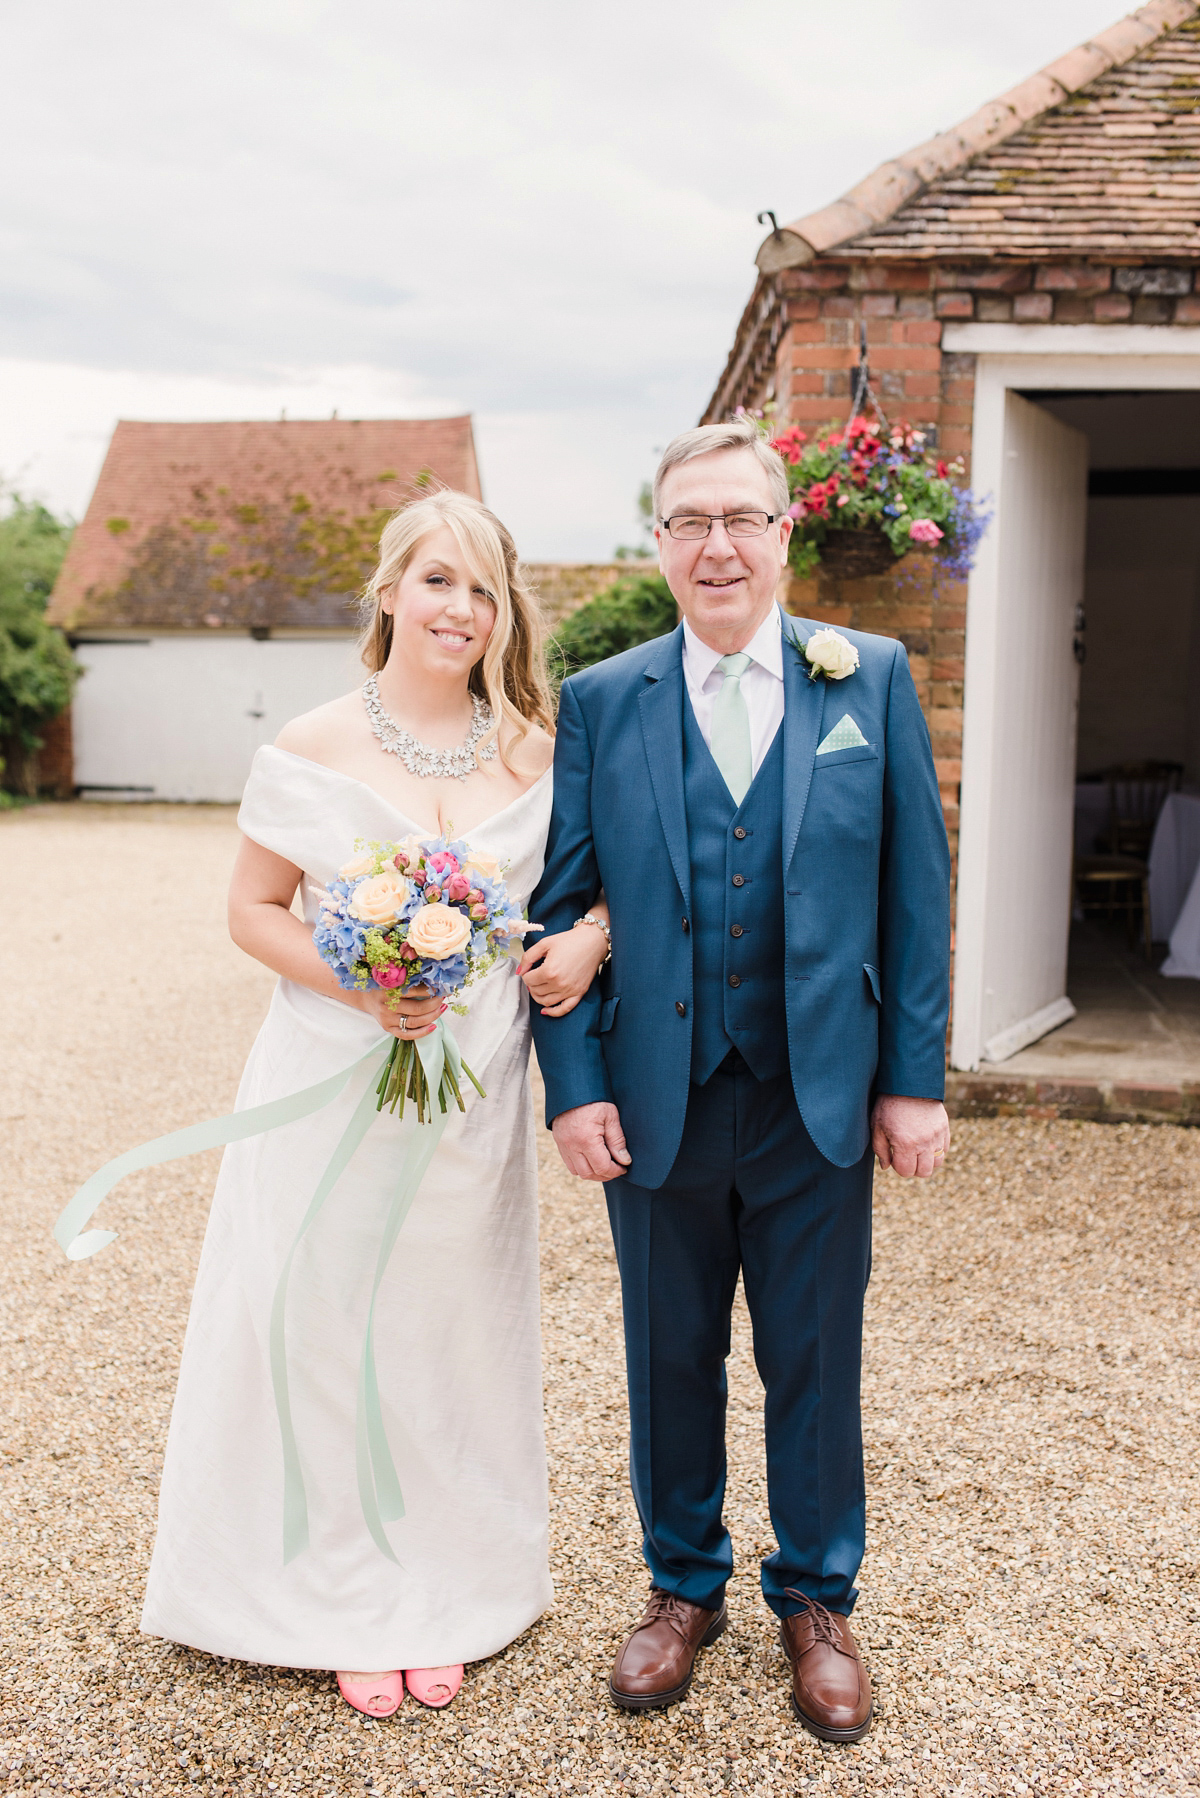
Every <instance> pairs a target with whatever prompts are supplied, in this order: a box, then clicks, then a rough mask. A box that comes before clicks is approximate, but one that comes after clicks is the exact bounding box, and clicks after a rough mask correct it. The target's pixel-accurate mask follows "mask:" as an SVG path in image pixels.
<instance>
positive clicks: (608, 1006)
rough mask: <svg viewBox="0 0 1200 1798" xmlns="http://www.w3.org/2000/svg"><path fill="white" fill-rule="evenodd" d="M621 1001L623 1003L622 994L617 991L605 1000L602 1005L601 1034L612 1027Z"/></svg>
mask: <svg viewBox="0 0 1200 1798" xmlns="http://www.w3.org/2000/svg"><path fill="white" fill-rule="evenodd" d="M620 1003H621V995H620V993H615V994H614V995H613V997H612V998H611V999H606V1000H605V1001H604V1004H603V1005H602V1006H601V1007H600V1034H601V1036H603V1035H604V1032H605V1031H606V1030H611V1029H612V1027H613V1019H614V1018H615V1017H616V1015H617V1006H618V1005H619V1004H620Z"/></svg>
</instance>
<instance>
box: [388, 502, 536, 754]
mask: <svg viewBox="0 0 1200 1798" xmlns="http://www.w3.org/2000/svg"><path fill="white" fill-rule="evenodd" d="M443 525H444V526H445V527H446V528H447V529H449V530H451V531H453V533H454V539H455V542H456V543H457V544H458V547H459V549H460V550H461V551H462V553H463V556H464V558H465V560H466V563H467V566H468V568H469V569H470V570H471V573H472V574H473V575H474V576H475V578H476V580H477V581H479V582H480V583H481V584H482V585H483V586H484V587H485V588H486V589H487V592H488V595H489V597H490V598H491V600H492V601H493V603H494V605H495V607H496V622H495V624H494V625H493V627H492V634H491V636H490V637H489V638H488V642H487V648H486V649H485V650H484V652H483V655H482V656H481V657H480V659H479V661H478V662H476V664H475V666H474V667H473V668H472V670H471V676H470V680H469V682H468V685H469V688H470V691H471V692H472V693H474V694H477V695H478V696H479V698H480V699H484V700H486V701H487V703H488V705H489V706H490V707H491V710H492V717H493V719H494V720H495V726H494V729H493V730H492V731H491V732H489V734H488V736H487V737H485V738H484V739H483V740H482V742H481V743H480V744H479V745H478V747H477V749H476V755H478V753H479V749H482V748H484V747H485V746H486V745H487V744H488V743H489V742H490V741H491V740H492V737H494V736H495V735H496V733H497V732H498V731H499V729H500V725H501V723H502V721H503V720H505V719H507V720H508V722H509V723H510V724H511V725H512V726H513V728H514V729H515V731H516V733H517V734H516V738H515V742H517V743H519V742H520V741H521V740H522V738H524V737H526V736H527V735H528V734H529V729H530V726H531V725H534V724H540V725H541V727H542V729H543V730H545V731H547V732H549V734H550V735H551V736H553V734H554V712H553V708H552V705H551V700H550V687H549V683H548V682H547V679H546V671H545V663H544V659H543V654H542V639H543V630H542V617H541V612H540V611H539V609H538V603H537V598H536V596H535V595H534V592H533V589H532V587H531V586H530V585H529V582H528V580H527V579H526V577H525V575H524V573H523V571H522V569H521V565H520V563H519V562H518V560H517V546H516V544H515V543H514V542H513V540H512V537H511V536H510V535H509V533H508V531H507V530H506V529H505V527H504V526H503V525H502V524H501V522H500V520H499V519H498V518H497V517H496V515H495V513H494V512H489V511H488V509H487V507H486V506H485V505H483V504H482V503H481V502H480V501H479V500H477V499H472V498H471V496H470V494H467V493H455V492H454V491H453V490H452V489H451V488H443V489H441V490H440V491H438V492H434V493H430V494H426V495H424V496H423V497H422V498H421V499H416V500H413V501H412V502H411V504H409V505H407V506H404V507H402V508H401V510H400V511H399V512H393V514H392V516H391V517H390V518H389V519H388V521H387V523H386V524H385V525H384V527H383V534H382V536H381V537H380V539H379V563H378V566H377V567H376V569H375V572H374V574H373V575H372V576H371V578H370V580H369V581H368V582H367V584H366V586H365V587H364V589H363V594H362V609H363V614H364V629H363V633H362V636H361V638H360V639H359V647H360V648H361V650H362V659H363V662H364V663H365V664H366V667H367V669H368V670H369V672H370V673H371V674H378V673H379V670H380V669H381V668H382V667H383V665H384V663H385V662H386V661H387V659H388V655H389V653H390V651H391V647H392V635H393V630H394V625H393V622H392V615H391V613H390V612H385V611H384V609H383V606H382V605H381V604H380V599H381V596H382V595H383V593H385V592H386V591H387V589H388V588H390V587H392V586H394V585H395V583H396V582H397V581H398V580H399V579H400V577H401V575H402V574H403V573H404V570H405V569H406V568H407V567H408V565H409V563H410V562H411V561H412V558H413V555H414V552H415V551H416V548H417V545H418V544H419V543H420V541H421V539H422V538H423V537H427V536H428V535H429V533H430V531H436V530H438V529H439V528H440V527H441V526H443ZM512 747H513V745H512V743H510V744H509V745H508V746H507V747H506V746H504V745H501V749H500V755H501V759H502V760H503V762H504V763H505V765H506V766H507V767H511V766H512V763H511V760H510V753H511V749H512Z"/></svg>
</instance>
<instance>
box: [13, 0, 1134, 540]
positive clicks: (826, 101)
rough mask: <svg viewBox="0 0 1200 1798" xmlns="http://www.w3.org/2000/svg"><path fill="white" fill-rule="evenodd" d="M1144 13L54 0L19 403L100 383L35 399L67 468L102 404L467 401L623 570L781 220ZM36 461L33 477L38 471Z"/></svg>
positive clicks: (21, 266)
mask: <svg viewBox="0 0 1200 1798" xmlns="http://www.w3.org/2000/svg"><path fill="white" fill-rule="evenodd" d="M1112 12H1113V6H1112V0H1057V3H1056V5H1055V7H1054V8H1047V7H1045V6H1044V5H1038V4H1035V3H1034V0H1012V4H1010V5H1009V6H1008V7H1006V8H1005V9H1003V12H1002V13H997V12H995V11H994V10H993V9H983V8H979V9H971V8H966V9H964V8H962V7H960V6H958V5H957V4H951V3H950V0H912V3H911V4H908V5H905V6H903V7H901V6H899V5H897V4H894V0H842V3H841V4H839V5H838V6H837V7H828V6H821V5H818V4H816V0H737V3H736V4H733V5H729V4H722V3H718V0H659V3H658V4H657V5H652V6H647V5H645V4H644V3H643V4H634V3H633V0H607V3H606V5H605V6H604V7H603V8H579V7H571V6H564V5H563V4H562V3H561V0H509V4H507V5H505V6H503V7H499V6H496V5H495V4H494V0H439V5H438V6H437V7H429V6H425V5H417V4H415V3H414V0H340V3H339V4H336V5H334V4H325V3H323V0H213V4H210V5H209V6H207V7H204V8H190V9H183V8H172V7H164V6H162V5H161V4H159V3H158V0H153V3H151V0H118V3H117V5H116V6H115V7H111V8H96V7H94V6H88V5H85V4H83V0H42V4H41V5H40V6H38V7H36V8H34V7H26V8H21V9H17V10H16V11H15V12H14V13H13V14H12V15H11V16H10V18H9V19H8V20H7V21H6V27H5V30H6V63H7V70H8V81H7V84H6V104H5V108H4V110H3V115H2V116H0V154H3V155H4V162H5V166H6V167H7V168H8V169H9V170H10V171H12V170H15V169H16V168H18V167H20V168H21V169H22V170H23V171H24V178H23V180H22V181H20V182H17V181H16V180H14V179H13V178H11V175H10V179H9V181H8V182H7V183H6V185H5V191H4V198H3V201H2V202H0V331H2V332H3V347H4V351H5V355H6V357H7V358H8V361H7V363H6V364H5V368H6V369H7V370H8V371H9V372H8V374H7V375H6V376H3V377H0V380H3V379H14V378H15V377H14V376H13V374H12V370H13V368H14V366H15V365H22V366H24V367H25V368H26V370H27V376H26V377H22V381H21V383H20V385H21V391H23V392H24V391H25V390H26V389H27V387H28V383H29V380H30V379H33V378H34V377H33V375H32V374H31V373H29V372H28V371H33V370H41V371H48V370H51V369H53V368H55V367H60V368H64V369H71V370H74V371H76V374H75V376H74V377H73V382H74V385H75V389H76V391H77V392H78V394H79V396H80V397H79V402H78V404H79V407H80V410H79V411H78V412H77V413H76V412H73V411H72V410H71V402H70V399H69V396H68V395H67V394H66V392H65V390H64V386H63V383H62V382H57V383H56V382H55V381H54V379H53V377H52V376H51V375H50V374H48V373H44V374H43V375H40V376H38V377H37V378H39V379H45V380H46V381H47V382H48V383H49V388H48V389H47V391H48V392H50V390H51V389H52V390H53V394H52V398H51V399H50V400H49V401H48V414H52V415H53V416H54V417H55V418H57V419H59V420H60V421H61V428H62V430H63V431H64V433H65V435H64V437H63V440H62V441H63V444H64V445H65V444H66V442H67V440H68V438H69V434H70V433H69V429H68V426H69V425H70V422H71V420H74V421H75V424H76V425H77V426H78V428H88V429H90V428H93V426H94V424H95V420H96V419H97V418H99V417H100V413H99V412H98V411H96V409H95V408H96V406H98V405H99V395H100V394H101V393H103V394H104V395H105V396H111V400H112V403H113V404H114V405H115V406H116V407H117V409H118V410H119V411H123V412H125V413H128V414H133V413H136V411H138V410H139V408H140V407H145V406H146V405H147V404H148V403H152V404H153V407H154V409H157V408H158V405H159V403H160V402H162V403H165V400H166V396H167V395H168V394H170V395H175V396H178V398H179V399H180V400H181V401H182V400H183V399H184V398H185V397H186V396H191V403H192V405H193V413H192V415H193V416H214V415H215V414H214V411H213V407H215V406H217V405H219V404H223V403H228V404H230V405H232V404H233V403H234V400H235V398H237V399H239V400H240V403H241V404H242V405H244V406H247V407H248V406H250V405H252V404H253V403H254V399H255V396H257V402H258V407H259V413H258V415H260V416H261V415H264V414H265V415H267V416H270V415H272V414H276V415H277V413H278V410H279V407H280V406H281V405H288V406H289V408H292V407H295V406H297V405H301V404H302V401H301V400H299V399H298V397H297V396H298V394H300V393H302V392H303V391H304V390H305V389H306V388H307V389H308V390H309V392H310V396H311V401H312V404H313V405H314V406H318V405H319V406H321V407H325V406H326V403H327V402H328V409H332V406H333V405H334V404H338V405H339V406H340V409H341V410H342V411H343V412H347V411H350V410H352V409H355V408H356V407H361V406H362V405H363V404H364V403H365V402H367V401H370V402H371V404H370V410H371V411H372V412H374V413H375V414H376V415H378V413H379V411H380V405H381V404H382V403H383V401H384V400H385V399H386V400H387V401H388V403H394V404H396V405H400V404H401V402H400V399H399V398H398V397H397V396H400V395H402V396H403V410H405V411H407V412H411V411H412V410H414V409H416V410H420V411H431V410H433V409H435V407H436V406H437V405H438V404H441V403H446V404H450V405H452V406H453V408H454V409H456V410H457V409H464V410H470V411H472V412H474V413H475V414H476V415H477V418H478V421H479V427H478V428H479V436H480V446H481V451H482V460H483V462H484V466H485V469H490V468H495V469H497V470H503V473H499V474H497V475H495V476H492V475H489V477H488V479H489V491H493V489H494V491H495V492H496V494H497V496H498V495H499V494H500V493H501V492H503V493H504V494H505V496H506V503H508V504H510V505H512V504H515V505H516V506H517V508H518V511H519V513H520V515H521V518H522V519H524V520H527V521H528V522H527V524H526V525H525V526H524V528H525V529H526V530H527V531H528V533H529V545H530V549H531V553H536V554H544V553H549V546H550V545H558V544H560V543H562V544H564V545H566V546H567V547H566V548H565V549H563V551H562V553H574V554H578V555H581V556H583V555H597V554H605V553H607V552H608V550H610V549H611V547H612V544H613V543H614V542H615V541H617V540H619V539H620V538H621V537H623V536H625V537H627V536H628V534H629V528H630V526H629V520H628V516H627V514H628V510H629V507H630V505H631V504H632V495H633V493H634V491H635V490H636V487H637V484H638V482H639V481H640V480H641V479H643V478H644V477H645V475H647V474H648V473H649V472H650V470H651V467H652V462H653V445H654V444H656V443H661V442H663V441H665V440H666V438H667V437H669V436H670V435H671V434H672V432H673V431H674V430H676V429H679V428H682V427H685V426H687V425H688V424H691V423H693V422H694V420H695V418H696V416H697V414H698V412H699V411H700V410H701V408H702V407H703V405H704V403H705V401H706V399H707V397H708V394H709V392H710V391H711V389H712V386H713V384H714V382H715V380H716V377H717V375H718V374H719V372H720V369H721V366H722V364H723V361H724V357H725V354H726V351H727V348H728V345H729V342H730V340H731V337H732V334H733V330H734V327H735V325H736V322H737V319H738V316H739V314H740V312H741V309H742V307H743V305H744V304H745V301H746V299H747V297H748V295H749V292H750V288H751V285H752V281H753V256H754V251H755V249H756V247H757V244H758V243H759V241H760V240H761V237H762V230H761V228H760V227H759V226H758V225H757V224H756V222H755V213H756V212H757V211H759V210H760V209H761V208H762V207H764V206H772V207H774V208H775V210H776V211H777V212H778V214H779V216H780V218H781V219H787V218H790V217H795V216H797V215H798V214H800V213H802V212H804V211H806V210H808V209H810V208H811V207H814V206H817V205H820V204H822V203H823V202H824V201H826V200H828V199H831V198H833V197H834V196H835V195H836V194H838V193H840V192H842V191H843V190H844V189H845V188H846V187H847V186H848V185H850V184H851V183H852V182H853V181H854V180H856V179H858V178H859V177H860V176H861V175H863V174H864V173H866V172H867V171H868V170H869V169H870V168H871V167H872V166H874V164H875V163H877V162H879V161H880V160H882V159H883V157H885V156H886V155H889V154H892V153H895V152H896V151H898V150H901V149H903V148H906V147H907V146H909V145H910V144H912V143H915V142H917V141H919V140H920V139H921V138H923V137H926V136H928V135H930V134H931V133H932V132H933V131H935V130H937V129H939V128H940V127H943V126H945V125H948V124H951V123H953V122H954V121H955V120H956V119H958V118H960V117H962V116H963V115H964V114H965V113H967V112H969V111H970V110H971V109H972V108H973V107H974V106H976V105H978V104H979V103H981V102H982V101H983V100H984V99H986V98H989V97H990V96H992V95H993V94H995V93H997V92H1000V91H1002V90H1003V89H1004V88H1005V87H1006V86H1008V85H1010V84H1011V83H1013V82H1014V81H1016V80H1019V79H1021V78H1022V77H1023V76H1025V75H1026V74H1028V73H1030V72H1031V71H1032V70H1033V69H1034V68H1036V67H1037V66H1039V65H1040V64H1041V63H1043V62H1045V61H1046V60H1048V59H1049V57H1051V56H1052V55H1054V54H1056V53H1057V52H1059V51H1061V50H1063V49H1066V48H1068V47H1069V46H1070V45H1071V44H1072V43H1074V42H1076V41H1078V40H1079V39H1081V38H1083V37H1084V36H1086V35H1087V33H1088V32H1089V31H1094V30H1096V29H1097V28H1098V27H1099V26H1101V25H1103V24H1106V23H1109V22H1111V16H1112ZM82 370H92V371H96V373H97V377H99V375H105V377H106V382H105V381H99V384H97V382H91V383H90V384H89V381H88V380H85V379H83V378H82V376H81V375H80V374H79V373H78V371H82ZM347 370H352V371H355V372H354V373H353V374H352V375H347V374H345V372H344V371H347ZM338 371H342V372H338ZM363 371H371V373H370V374H369V375H367V374H364V372H363ZM106 383H107V384H106ZM181 384H182V385H181ZM335 391H336V392H337V393H338V394H339V395H340V396H341V398H340V399H335V398H334V397H333V395H334V393H335ZM6 392H7V389H5V388H4V387H3V386H2V385H0V402H3V400H4V397H5V394H6ZM285 395H286V396H291V397H282V396H285ZM85 396H88V397H86V398H85ZM154 396H157V397H156V398H155V397H154ZM105 403H108V399H107V398H106V401H105ZM197 407H200V408H202V409H201V410H195V408H197ZM88 408H91V410H88ZM85 414H86V418H85ZM317 415H319V414H317ZM89 420H90V421H91V423H88V422H87V421H89ZM522 420H523V421H525V422H524V423H521V422H519V421H522ZM493 433H494V434H495V435H493ZM35 434H36V433H35ZM11 441H12V432H11V430H10V429H8V428H6V430H5V434H4V435H3V436H2V437H0V456H3V457H4V458H5V462H4V465H5V466H6V467H9V468H12V467H13V466H17V465H20V464H21V463H22V461H23V460H24V461H28V460H29V456H30V455H33V454H34V451H33V450H32V449H30V450H29V452H28V453H26V452H25V451H23V450H22V448H21V443H17V444H16V445H15V447H14V448H10V447H9V444H10V442H11ZM21 441H22V442H24V441H25V440H24V439H22V440H21ZM45 441H46V438H45V431H41V433H40V435H38V442H39V444H42V445H45ZM30 442H32V440H30ZM47 456H50V458H51V461H50V462H47V461H46V457H47ZM514 456H525V457H529V458H531V460H529V462H528V464H527V465H523V466H522V468H521V470H520V471H517V470H516V467H515V464H514V463H513V462H512V458H513V457H514ZM562 456H566V457H567V458H568V461H569V462H570V463H572V464H573V465H574V466H576V467H577V468H578V471H579V477H578V481H577V485H576V492H575V497H574V504H573V506H572V507H570V508H569V509H568V512H569V522H566V520H567V518H568V513H565V512H563V510H562V508H561V507H560V505H559V503H558V500H557V498H555V499H553V500H552V499H551V497H550V496H551V495H552V494H553V495H557V493H558V485H557V483H558V481H559V463H558V461H557V458H560V457H562ZM37 458H41V464H40V465H42V466H44V467H47V468H48V467H50V466H51V463H53V465H54V466H55V467H57V468H60V469H61V470H63V471H64V478H65V470H66V469H67V467H68V465H69V466H71V467H73V468H75V469H76V471H77V474H76V476H75V477H72V478H78V470H79V469H80V468H81V467H82V462H81V461H80V460H79V459H78V458H75V459H72V454H71V453H69V452H67V451H66V449H65V448H63V449H60V450H59V451H55V452H53V453H52V452H51V450H50V449H49V448H48V447H40V448H38V449H37V450H36V455H35V460H36V459H37ZM55 458H57V460H55ZM610 458H615V459H616V460H615V462H614V461H611V460H610ZM56 478H57V477H56ZM510 493H512V494H514V495H516V496H517V497H516V498H515V499H513V500H511V501H510V500H508V498H507V496H508V495H509V494H510ZM539 494H542V495H545V496H546V499H545V505H544V509H543V510H539V504H540V502H539V500H538V498H537V495H539ZM621 494H627V495H628V496H629V497H628V499H627V500H621V499H620V497H619V496H620V495H621ZM85 497H86V495H85V494H84V493H82V492H80V491H79V490H78V489H77V488H72V489H71V490H70V503H71V504H72V505H73V506H74V507H75V508H76V509H78V508H79V507H80V506H81V505H82V503H83V500H84V498H85ZM497 503H499V498H497ZM513 522H514V525H515V524H516V523H517V519H516V516H515V515H514V520H513ZM571 545H574V546H575V547H574V548H573V549H572V548H571V547H570V546H571ZM555 553H558V552H557V551H556V552H555Z"/></svg>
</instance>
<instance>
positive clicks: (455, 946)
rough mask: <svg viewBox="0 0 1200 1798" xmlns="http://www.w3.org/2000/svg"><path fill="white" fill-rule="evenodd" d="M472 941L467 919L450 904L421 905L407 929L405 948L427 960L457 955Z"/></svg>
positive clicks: (443, 958)
mask: <svg viewBox="0 0 1200 1798" xmlns="http://www.w3.org/2000/svg"><path fill="white" fill-rule="evenodd" d="M470 940H471V925H470V920H469V919H467V918H464V917H463V914H462V913H461V912H460V911H456V910H455V908H454V906H452V905H443V904H441V902H440V901H439V902H437V903H436V904H434V905H423V906H422V907H421V909H420V911H419V912H417V913H416V914H415V916H414V917H413V920H412V923H411V924H410V925H409V927H408V946H409V948H410V949H415V950H416V952H417V954H418V955H421V956H425V957H427V958H428V960H430V961H445V960H446V958H447V957H448V956H451V955H457V954H458V952H459V950H460V949H465V948H466V946H467V944H468V943H469V942H470Z"/></svg>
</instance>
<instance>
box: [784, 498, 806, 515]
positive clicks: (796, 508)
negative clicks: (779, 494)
mask: <svg viewBox="0 0 1200 1798" xmlns="http://www.w3.org/2000/svg"><path fill="white" fill-rule="evenodd" d="M787 515H788V517H789V518H803V517H804V507H803V506H802V505H801V503H800V501H799V500H798V499H795V500H793V501H792V503H791V505H790V506H789V507H788V509H787Z"/></svg>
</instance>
